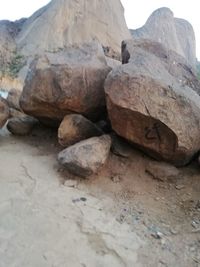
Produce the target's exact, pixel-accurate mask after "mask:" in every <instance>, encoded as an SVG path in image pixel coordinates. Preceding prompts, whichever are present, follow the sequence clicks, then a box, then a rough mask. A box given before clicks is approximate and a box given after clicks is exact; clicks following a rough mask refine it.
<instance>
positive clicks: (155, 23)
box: [131, 8, 196, 67]
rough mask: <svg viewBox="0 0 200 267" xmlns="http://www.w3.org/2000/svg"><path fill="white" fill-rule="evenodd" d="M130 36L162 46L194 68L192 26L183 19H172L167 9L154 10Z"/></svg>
mask: <svg viewBox="0 0 200 267" xmlns="http://www.w3.org/2000/svg"><path fill="white" fill-rule="evenodd" d="M131 34H132V36H133V37H134V39H136V38H139V39H140V38H147V39H151V40H153V41H157V42H160V43H162V44H164V45H165V46H166V48H168V49H170V50H173V51H175V52H177V53H178V54H180V55H182V56H183V57H185V59H186V60H187V61H188V63H189V64H191V65H192V66H193V67H195V64H196V41H195V34H194V30H193V28H192V25H191V24H190V23H189V22H188V21H186V20H184V19H179V18H174V15H173V12H172V11H171V10H170V9H169V8H159V9H157V10H155V11H154V12H153V13H152V14H151V16H150V17H149V18H148V20H147V22H146V24H145V25H144V26H143V27H141V28H139V29H137V30H131Z"/></svg>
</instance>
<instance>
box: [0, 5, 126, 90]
mask: <svg viewBox="0 0 200 267" xmlns="http://www.w3.org/2000/svg"><path fill="white" fill-rule="evenodd" d="M130 37H131V34H130V32H129V30H128V28H127V25H126V22H125V18H124V9H123V6H122V4H121V2H120V0H102V1H97V0H95V1H94V0H76V1H74V0H52V1H51V2H50V3H49V4H48V5H46V6H44V7H43V8H41V9H39V10H38V11H37V12H35V13H34V14H33V15H32V16H31V17H30V18H28V19H21V20H19V21H15V22H10V21H0V87H1V88H5V89H7V90H10V89H11V88H17V89H20V90H22V88H23V85H24V79H25V76H26V73H27V67H28V66H29V64H30V61H31V59H32V58H33V57H34V56H35V55H44V54H45V53H46V52H57V51H60V50H65V49H66V48H67V47H69V46H74V45H82V44H83V43H89V42H91V41H93V40H97V41H98V42H99V44H101V45H102V47H103V48H104V51H105V54H106V55H107V56H109V57H113V58H116V59H119V58H120V44H121V41H122V40H123V39H128V38H130ZM111 63H113V62H111Z"/></svg>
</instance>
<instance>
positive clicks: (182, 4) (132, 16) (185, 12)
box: [0, 0, 200, 59]
mask: <svg viewBox="0 0 200 267" xmlns="http://www.w3.org/2000/svg"><path fill="white" fill-rule="evenodd" d="M100 1H101V0H100ZM48 2H50V1H49V0H0V20H2V19H9V20H17V19H19V18H21V17H28V16H30V15H31V14H32V13H33V12H34V11H36V10H37V9H38V8H40V7H42V6H43V5H45V4H47V3H48ZM121 2H122V4H123V5H124V8H125V17H126V21H127V25H128V27H129V28H131V29H136V28H139V27H141V26H142V25H143V24H144V23H145V22H146V20H147V18H148V17H149V16H150V14H151V13H152V12H153V11H154V10H155V9H157V8H160V7H164V6H165V7H169V8H170V9H171V10H172V11H173V12H174V15H175V17H178V18H183V19H186V20H188V21H189V22H190V23H191V24H192V26H193V28H194V31H195V35H196V43H197V57H198V59H200V15H199V7H198V6H199V1H197V0H190V1H188V0H185V1H183V0H182V1H181V0H139V1H136V0H121Z"/></svg>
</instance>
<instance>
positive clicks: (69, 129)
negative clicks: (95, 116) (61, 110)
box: [58, 114, 103, 147]
mask: <svg viewBox="0 0 200 267" xmlns="http://www.w3.org/2000/svg"><path fill="white" fill-rule="evenodd" d="M102 133H103V132H102V131H101V130H100V129H99V128H98V127H97V126H96V125H95V124H93V123H92V122H91V121H89V120H88V119H86V118H85V117H83V116H82V115H79V114H71V115H66V116H65V117H64V119H63V121H62V123H61V124H60V127H59V129H58V140H59V143H60V144H61V145H62V146H63V147H67V146H70V145H73V144H75V143H77V142H80V141H82V140H85V139H88V138H90V137H93V136H100V135H102Z"/></svg>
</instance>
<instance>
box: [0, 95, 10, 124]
mask: <svg viewBox="0 0 200 267" xmlns="http://www.w3.org/2000/svg"><path fill="white" fill-rule="evenodd" d="M8 118H9V107H8V104H7V102H6V100H5V99H3V98H2V97H1V96H0V128H2V127H3V126H4V124H5V123H6V121H7V119H8Z"/></svg>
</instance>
